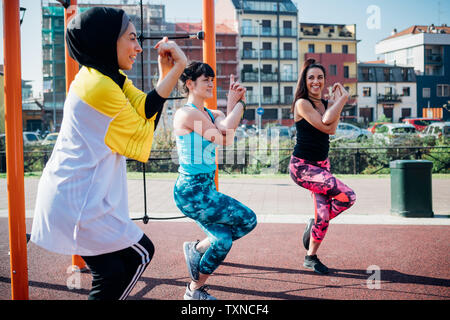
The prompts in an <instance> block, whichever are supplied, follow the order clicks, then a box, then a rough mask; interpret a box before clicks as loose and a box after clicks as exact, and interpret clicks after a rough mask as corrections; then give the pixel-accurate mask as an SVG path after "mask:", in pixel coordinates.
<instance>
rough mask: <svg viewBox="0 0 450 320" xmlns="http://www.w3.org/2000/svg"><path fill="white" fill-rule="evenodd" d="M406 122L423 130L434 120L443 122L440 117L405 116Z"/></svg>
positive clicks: (404, 120)
mask: <svg viewBox="0 0 450 320" xmlns="http://www.w3.org/2000/svg"><path fill="white" fill-rule="evenodd" d="M402 121H403V122H405V123H409V124H412V125H413V126H414V127H415V128H416V130H417V131H423V130H424V129H425V128H426V127H427V126H428V125H430V124H432V123H434V122H441V121H442V119H439V118H405V119H403V120H402Z"/></svg>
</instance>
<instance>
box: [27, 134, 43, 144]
mask: <svg viewBox="0 0 450 320" xmlns="http://www.w3.org/2000/svg"><path fill="white" fill-rule="evenodd" d="M41 140H42V139H41V136H40V135H39V134H37V133H36V132H32V131H24V132H23V145H24V146H29V145H37V144H40V143H41Z"/></svg>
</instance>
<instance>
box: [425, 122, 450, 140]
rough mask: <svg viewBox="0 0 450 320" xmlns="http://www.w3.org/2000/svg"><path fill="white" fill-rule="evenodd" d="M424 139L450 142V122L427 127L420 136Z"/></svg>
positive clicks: (436, 123)
mask: <svg viewBox="0 0 450 320" xmlns="http://www.w3.org/2000/svg"><path fill="white" fill-rule="evenodd" d="M420 136H421V137H423V138H433V139H435V140H436V139H440V138H443V139H444V140H450V121H445V122H444V121H443V122H434V123H432V124H430V125H429V126H427V127H426V128H425V130H423V131H422V132H421V134H420Z"/></svg>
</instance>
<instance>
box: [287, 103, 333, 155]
mask: <svg viewBox="0 0 450 320" xmlns="http://www.w3.org/2000/svg"><path fill="white" fill-rule="evenodd" d="M306 100H308V101H309V102H311V104H312V105H313V106H314V108H315V107H316V106H315V105H314V103H313V102H312V101H311V100H310V99H308V98H306ZM322 103H323V105H324V106H325V110H326V109H327V107H328V101H327V100H324V99H322ZM295 127H296V129H297V144H296V145H295V147H294V152H293V153H292V154H293V155H294V156H295V157H297V158H300V159H305V160H311V161H323V160H325V159H326V158H327V157H328V151H329V149H330V139H329V135H328V134H326V133H324V132H322V131H320V130H318V129H316V128H314V126H312V125H311V124H310V123H309V122H308V121H306V120H305V119H302V120H300V121H297V122H296V123H295Z"/></svg>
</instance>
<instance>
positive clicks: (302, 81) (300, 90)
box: [291, 58, 327, 112]
mask: <svg viewBox="0 0 450 320" xmlns="http://www.w3.org/2000/svg"><path fill="white" fill-rule="evenodd" d="M312 68H319V69H320V70H322V72H323V76H324V77H325V78H326V76H327V74H326V72H325V68H324V67H323V66H322V65H321V64H320V63H317V62H316V60H315V59H312V58H309V59H307V60H306V61H305V62H304V63H303V68H302V73H301V74H300V77H299V78H298V82H297V89H296V90H295V95H294V101H293V102H292V106H291V112H294V108H295V103H296V102H297V100H298V99H305V98H308V88H307V86H306V74H307V73H308V70H309V69H312Z"/></svg>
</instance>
